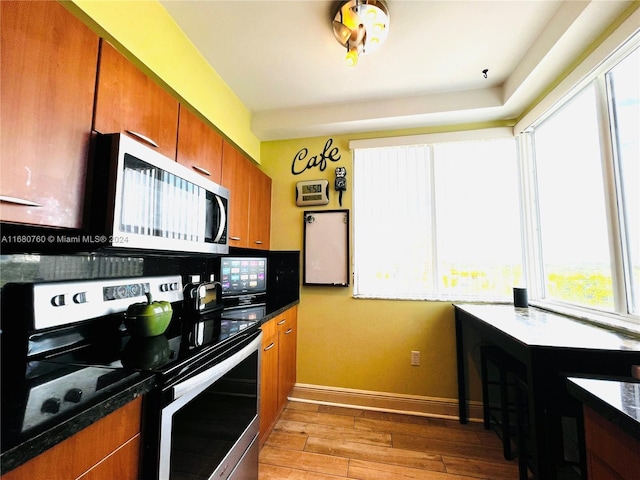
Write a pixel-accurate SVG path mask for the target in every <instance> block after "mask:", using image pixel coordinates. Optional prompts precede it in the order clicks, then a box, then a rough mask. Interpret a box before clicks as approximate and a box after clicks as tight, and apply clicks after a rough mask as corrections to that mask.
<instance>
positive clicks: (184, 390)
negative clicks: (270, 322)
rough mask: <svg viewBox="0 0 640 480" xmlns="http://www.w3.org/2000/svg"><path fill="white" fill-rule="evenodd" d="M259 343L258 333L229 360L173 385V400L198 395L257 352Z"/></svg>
mask: <svg viewBox="0 0 640 480" xmlns="http://www.w3.org/2000/svg"><path fill="white" fill-rule="evenodd" d="M261 343H262V332H260V333H259V334H258V336H257V337H256V338H255V339H254V340H253V341H252V342H251V343H249V344H248V345H247V346H245V347H243V348H242V350H240V351H238V352H236V353H234V354H233V355H231V356H230V357H229V358H226V359H224V360H223V361H222V362H220V363H218V364H216V365H214V366H212V367H211V368H208V369H207V370H205V371H204V372H202V373H199V374H198V375H195V376H194V377H191V378H189V379H187V380H185V381H183V382H180V383H178V384H177V385H175V386H174V387H173V399H174V400H177V399H178V398H180V397H183V396H184V395H187V394H189V397H191V396H193V395H197V394H199V393H200V392H201V391H202V390H204V389H206V388H207V387H209V385H211V384H212V383H213V382H215V381H216V380H218V379H219V378H221V377H222V376H223V375H224V374H225V373H227V372H228V371H229V370H231V369H232V368H233V367H235V366H237V365H239V364H240V363H242V361H243V360H245V359H246V358H247V357H249V356H250V355H251V354H252V353H254V352H255V351H258V350H259V349H260V348H259V347H260V345H261Z"/></svg>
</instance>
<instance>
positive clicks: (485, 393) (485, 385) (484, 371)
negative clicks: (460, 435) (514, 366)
mask: <svg viewBox="0 0 640 480" xmlns="http://www.w3.org/2000/svg"><path fill="white" fill-rule="evenodd" d="M480 375H481V380H482V414H483V417H484V428H485V430H489V429H490V428H491V418H490V412H489V372H488V367H487V356H486V353H485V351H484V349H483V348H481V349H480Z"/></svg>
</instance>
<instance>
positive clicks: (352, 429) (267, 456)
mask: <svg viewBox="0 0 640 480" xmlns="http://www.w3.org/2000/svg"><path fill="white" fill-rule="evenodd" d="M517 478H518V464H517V460H512V461H507V460H505V459H504V458H503V456H502V447H501V443H500V440H499V439H498V437H497V436H496V434H495V433H494V432H492V431H487V430H484V428H483V426H482V424H481V423H470V424H467V425H461V424H460V423H459V422H458V421H457V420H447V419H438V418H427V417H416V416H411V415H400V414H392V413H384V412H372V411H367V410H358V409H351V408H341V407H332V406H324V405H317V404H311V403H301V402H289V403H288V404H287V406H286V407H285V410H284V411H283V413H282V415H280V418H279V419H278V421H277V423H276V425H275V427H274V429H273V431H272V433H271V435H269V437H268V438H267V441H266V442H265V444H264V446H263V447H262V450H261V451H260V474H259V480H339V479H360V480H392V479H393V480H396V479H416V480H477V479H483V480H516V479H517Z"/></svg>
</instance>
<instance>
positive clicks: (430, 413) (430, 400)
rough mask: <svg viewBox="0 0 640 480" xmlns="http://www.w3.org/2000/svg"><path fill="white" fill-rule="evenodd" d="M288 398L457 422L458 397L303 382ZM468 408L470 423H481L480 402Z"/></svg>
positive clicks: (297, 400) (473, 403) (469, 404)
mask: <svg viewBox="0 0 640 480" xmlns="http://www.w3.org/2000/svg"><path fill="white" fill-rule="evenodd" d="M288 398H289V400H290V401H292V402H307V403H317V404H320V405H333V406H338V407H345V408H361V409H363V410H376V411H381V412H392V413H403V414H407V415H418V416H423V417H436V418H451V419H458V399H457V398H455V399H454V398H436V397H423V396H419V395H403V394H395V393H385V392H372V391H368V390H354V389H350V388H339V387H326V386H322V385H309V384H304V383H296V384H295V385H294V387H293V390H292V391H291V393H290V394H289V397H288ZM467 405H468V407H469V421H471V422H481V421H482V402H477V401H468V402H467Z"/></svg>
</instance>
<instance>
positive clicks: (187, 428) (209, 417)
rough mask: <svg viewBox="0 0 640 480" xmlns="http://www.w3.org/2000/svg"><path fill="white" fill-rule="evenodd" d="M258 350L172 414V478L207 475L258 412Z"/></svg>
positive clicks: (194, 479) (191, 479) (196, 477)
mask: <svg viewBox="0 0 640 480" xmlns="http://www.w3.org/2000/svg"><path fill="white" fill-rule="evenodd" d="M257 379H258V352H254V353H253V354H252V355H250V356H249V357H248V358H247V359H245V360H244V361H243V362H242V363H240V364H239V365H237V366H236V367H235V368H233V369H232V370H230V371H229V372H228V373H226V374H225V375H224V376H223V377H222V378H220V379H219V380H218V381H216V382H215V383H214V384H213V385H211V386H210V387H209V388H208V389H206V390H204V391H203V392H202V393H201V394H200V395H198V396H197V397H195V398H194V399H193V400H192V401H190V402H189V403H187V404H186V405H185V406H184V407H182V408H181V409H180V410H178V411H177V412H176V413H174V415H173V421H172V428H171V476H170V478H171V480H178V479H189V480H199V479H208V478H209V477H210V476H211V474H212V473H213V472H214V471H215V470H216V469H217V468H218V467H219V466H220V464H221V463H222V462H223V460H224V458H225V457H226V456H227V454H228V453H229V452H230V451H232V449H233V447H234V445H235V444H236V442H238V440H240V439H241V437H242V436H243V433H244V432H245V430H246V429H247V428H248V427H249V425H250V424H251V423H252V422H253V420H254V419H255V418H256V416H257V413H258V410H257V408H258V398H257V395H258V382H257Z"/></svg>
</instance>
